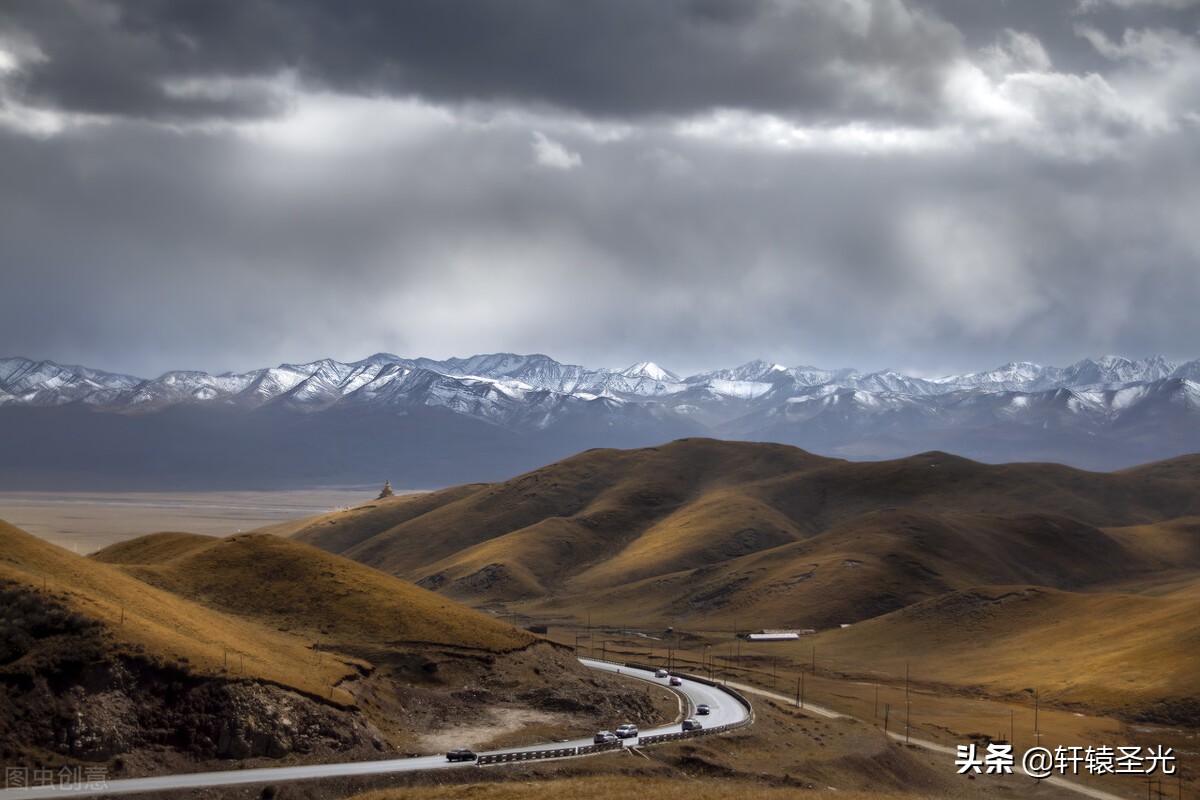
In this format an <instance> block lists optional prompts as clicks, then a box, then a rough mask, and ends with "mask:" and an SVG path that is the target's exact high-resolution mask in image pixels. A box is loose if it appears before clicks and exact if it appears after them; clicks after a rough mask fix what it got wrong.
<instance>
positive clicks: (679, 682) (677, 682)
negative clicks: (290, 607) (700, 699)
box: [670, 675, 683, 686]
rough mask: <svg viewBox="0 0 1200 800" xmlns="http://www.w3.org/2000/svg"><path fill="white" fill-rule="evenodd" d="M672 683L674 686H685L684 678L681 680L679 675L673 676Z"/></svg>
mask: <svg viewBox="0 0 1200 800" xmlns="http://www.w3.org/2000/svg"><path fill="white" fill-rule="evenodd" d="M670 683H671V685H672V686H683V678H680V677H679V676H678V675H672V676H671V681H670Z"/></svg>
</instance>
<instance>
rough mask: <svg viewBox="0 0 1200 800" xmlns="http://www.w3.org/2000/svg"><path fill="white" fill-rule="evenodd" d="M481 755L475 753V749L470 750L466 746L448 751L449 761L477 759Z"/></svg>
mask: <svg viewBox="0 0 1200 800" xmlns="http://www.w3.org/2000/svg"><path fill="white" fill-rule="evenodd" d="M478 758H479V756H477V755H475V751H474V750H468V749H467V748H465V747H456V748H454V749H453V750H450V751H449V752H447V753H446V760H447V761H475V760H476V759H478Z"/></svg>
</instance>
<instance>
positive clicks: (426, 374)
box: [0, 353, 1200, 488]
mask: <svg viewBox="0 0 1200 800" xmlns="http://www.w3.org/2000/svg"><path fill="white" fill-rule="evenodd" d="M247 415H249V416H247ZM135 420H141V421H140V422H136V421H135ZM246 428H249V429H250V430H249V432H247V431H245V430H244V429H246ZM65 430H70V431H72V434H71V435H70V436H67V435H66V434H65V433H63V431H65ZM0 434H3V435H8V436H13V437H15V439H16V441H17V442H20V443H27V446H23V447H22V448H19V449H18V451H17V452H12V453H8V454H6V455H4V456H0V484H3V483H8V484H10V485H16V486H29V487H34V486H37V485H41V484H39V483H37V481H40V480H42V479H41V478H39V477H37V476H38V475H45V476H47V479H48V480H54V479H55V478H56V477H57V478H62V477H63V476H64V475H65V474H66V473H68V472H70V471H74V472H76V473H78V474H79V476H80V477H79V480H80V481H81V482H83V481H86V476H87V475H95V474H96V473H99V472H105V473H111V474H112V476H113V478H112V479H113V480H116V481H118V482H121V481H123V483H122V485H128V486H141V485H145V484H144V483H139V481H144V480H146V479H147V475H148V476H149V480H151V482H152V483H155V482H158V483H161V482H163V481H171V480H174V478H173V477H172V476H173V475H174V474H179V475H181V476H182V477H180V479H179V480H180V481H182V482H183V483H184V484H187V485H196V484H197V483H201V484H204V483H205V481H208V482H209V483H211V482H212V481H213V480H216V479H215V478H213V477H212V476H213V474H214V470H215V469H216V465H215V464H214V463H213V462H215V461H217V460H219V458H220V452H227V453H228V455H229V457H230V459H231V460H232V461H234V462H236V463H238V464H244V465H245V466H244V468H242V467H236V468H233V469H232V471H231V473H230V474H229V475H228V476H227V480H228V481H229V482H230V484H231V485H243V484H244V483H245V481H253V482H255V483H256V485H257V484H261V483H262V481H263V480H264V478H263V477H261V476H262V474H273V473H277V474H278V481H280V482H281V483H284V484H287V485H296V484H297V483H300V484H307V485H330V484H337V483H341V484H355V483H363V482H369V483H374V482H376V481H379V480H380V479H381V477H391V478H393V479H394V480H398V481H401V482H402V483H403V484H404V485H406V486H408V487H411V488H429V487H433V486H445V485H454V484H457V483H468V482H472V481H478V480H494V479H498V478H501V477H503V476H505V475H509V474H512V473H514V472H518V471H523V470H527V469H531V468H533V467H535V466H537V465H538V464H540V463H547V462H550V461H553V460H555V459H558V458H563V457H565V456H567V455H569V454H571V453H573V452H578V451H580V450H584V449H587V448H590V447H637V446H644V445H651V444H661V443H663V442H666V441H670V440H672V439H676V438H683V437H689V436H709V437H718V438H725V439H738V440H748V441H775V442H780V443H784V444H792V445H796V446H799V447H803V448H804V449H807V450H810V451H813V452H817V453H821V454H824V455H830V456H837V457H845V458H852V459H857V460H876V459H886V458H897V457H901V456H904V455H909V454H911V453H914V452H921V451H925V450H946V451H948V452H954V453H958V454H960V455H963V456H967V457H970V458H973V459H976V460H981V461H988V462H1008V461H1056V462H1062V463H1068V464H1072V465H1075V466H1078V467H1082V468H1088V469H1121V468H1127V467H1131V466H1134V465H1136V464H1139V463H1145V462H1150V461H1156V460H1161V459H1163V458H1168V457H1171V456H1176V455H1182V454H1185V453H1189V452H1196V451H1200V359H1198V360H1193V361H1185V362H1175V361H1169V360H1167V359H1164V358H1162V357H1160V356H1153V357H1150V358H1144V359H1139V360H1130V359H1127V358H1123V357H1120V356H1105V357H1102V358H1099V359H1090V358H1089V359H1084V360H1082V361H1079V362H1076V363H1075V364H1073V365H1071V366H1069V367H1046V366H1041V365H1037V364H1033V363H1030V362H1010V363H1009V364H1006V365H1002V366H1000V367H997V368H996V369H993V370H990V371H984V372H974V373H967V374H964V375H956V376H943V377H940V378H924V377H919V376H912V375H906V374H903V373H902V372H897V371H894V370H882V371H876V372H871V373H865V374H864V373H860V372H858V371H856V370H853V369H849V368H843V369H834V370H826V369H819V368H814V367H807V366H797V367H787V366H784V365H782V364H779V363H777V362H771V361H764V360H759V361H751V362H748V363H746V364H743V365H741V366H739V367H734V368H730V369H723V370H715V371H711V372H707V373H700V374H697V375H691V376H686V377H680V376H679V375H677V374H675V373H673V372H671V371H670V370H667V369H665V368H663V367H661V366H660V365H657V364H655V363H653V362H649V361H644V362H639V363H637V364H634V365H632V366H630V367H627V368H625V369H621V370H615V369H593V368H588V367H584V366H580V365H575V364H564V363H561V362H558V361H556V360H555V359H553V358H551V357H550V356H547V355H544V354H531V355H517V354H512V353H493V354H483V355H476V356H470V357H468V358H451V359H446V360H443V361H436V360H433V359H427V358H403V357H399V356H395V355H392V354H388V353H377V354H375V355H372V356H370V357H368V358H365V359H362V360H359V361H354V362H349V363H344V362H340V361H336V360H334V359H330V358H325V359H320V360H317V361H312V362H308V363H303V364H282V365H280V366H278V367H269V368H262V369H257V370H251V371H248V372H243V373H222V374H217V375H213V374H210V373H206V372H201V371H189V370H171V371H168V372H165V373H163V374H162V375H160V376H158V377H157V378H152V379H143V378H138V377H136V376H131V375H124V374H120V373H108V372H104V371H101V370H93V369H89V368H86V367H75V366H63V365H59V364H55V363H53V362H50V361H36V362H35V361H32V360H30V359H25V358H7V359H0ZM251 441H253V442H255V444H254V445H253V446H251V444H249V442H251ZM39 442H44V443H45V444H47V445H48V444H51V443H53V445H54V447H55V448H56V453H58V455H56V456H55V457H53V458H51V457H50V456H48V455H45V454H42V453H38V452H36V451H37V450H38V449H39V445H38V443H39ZM164 443H169V445H170V448H171V449H172V450H173V451H174V453H175V455H176V456H177V458H175V459H172V460H170V461H169V463H167V462H165V461H164V454H163V448H164ZM306 443H307V444H306ZM43 449H44V448H43ZM101 451H103V452H105V453H116V454H118V457H124V454H126V453H128V458H129V461H130V462H131V463H130V468H129V469H128V470H123V469H121V468H117V467H116V466H115V465H113V464H108V463H104V462H102V460H101V457H100V456H98V455H97V453H99V452H101ZM272 453H277V454H281V455H278V456H277V457H272V456H271V454H272ZM283 453H288V454H289V455H287V456H284V455H282V454H283ZM356 453H357V455H358V458H355V457H354V456H355V454H356ZM390 461H395V462H397V466H395V467H389V463H390ZM431 462H432V463H433V464H434V466H432V467H431V466H430V464H431ZM147 463H159V464H160V468H159V469H158V470H149V471H147V470H146V469H144V468H143V467H142V466H140V465H144V464H147ZM189 463H190V464H192V465H193V466H188V464H189ZM66 464H70V465H71V466H70V469H69V470H68V468H67V467H66V466H65V465H66ZM202 464H207V466H205V467H203V469H202V467H201V465H202ZM251 465H257V466H258V467H259V468H260V469H258V473H259V474H258V475H256V472H255V470H252V469H251V468H250V466H251ZM227 469H228V467H227ZM139 470H141V472H140V473H139V472H138V471H139ZM392 470H395V471H392ZM160 473H161V474H160ZM381 473H389V474H387V475H386V476H385V475H382V474H381ZM221 479H222V480H225V479H226V478H221ZM72 480H74V478H72ZM272 480H274V478H272Z"/></svg>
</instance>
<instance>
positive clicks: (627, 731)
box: [617, 722, 638, 739]
mask: <svg viewBox="0 0 1200 800" xmlns="http://www.w3.org/2000/svg"><path fill="white" fill-rule="evenodd" d="M637 735H638V726H637V725H634V724H633V723H632V722H626V723H625V724H624V725H622V726H621V727H619V728H617V738H618V739H632V738H634V737H636V736H637Z"/></svg>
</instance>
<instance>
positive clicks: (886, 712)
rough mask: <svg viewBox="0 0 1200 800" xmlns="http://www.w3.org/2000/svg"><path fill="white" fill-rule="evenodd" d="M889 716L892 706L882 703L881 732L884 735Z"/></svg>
mask: <svg viewBox="0 0 1200 800" xmlns="http://www.w3.org/2000/svg"><path fill="white" fill-rule="evenodd" d="M891 715H892V704H891V703H884V704H883V732H884V733H887V729H888V717H890V716H891Z"/></svg>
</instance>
